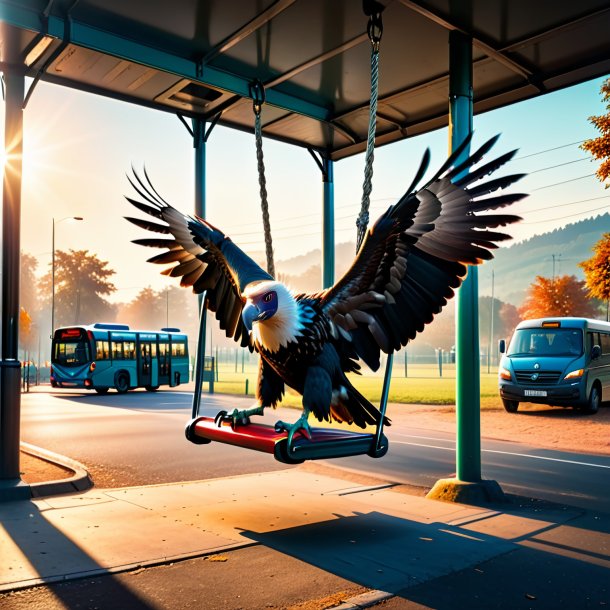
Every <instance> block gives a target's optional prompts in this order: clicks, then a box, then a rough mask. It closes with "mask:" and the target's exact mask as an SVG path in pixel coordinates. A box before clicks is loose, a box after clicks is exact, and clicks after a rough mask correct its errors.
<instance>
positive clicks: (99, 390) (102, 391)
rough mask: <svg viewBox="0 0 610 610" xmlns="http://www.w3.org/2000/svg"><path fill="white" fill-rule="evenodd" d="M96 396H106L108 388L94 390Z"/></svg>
mask: <svg viewBox="0 0 610 610" xmlns="http://www.w3.org/2000/svg"><path fill="white" fill-rule="evenodd" d="M95 391H96V392H97V393H98V394H108V388H95Z"/></svg>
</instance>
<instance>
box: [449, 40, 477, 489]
mask: <svg viewBox="0 0 610 610" xmlns="http://www.w3.org/2000/svg"><path fill="white" fill-rule="evenodd" d="M472 114H473V107H472V39H471V38H470V37H469V36H467V35H465V34H462V33H461V32H458V31H452V32H450V33H449V147H450V152H453V150H455V149H456V148H457V147H458V146H459V144H460V143H461V142H462V141H463V140H464V138H465V137H467V136H468V135H469V134H470V133H471V132H472ZM469 153H470V148H467V149H466V150H465V151H464V158H465V157H466V156H468V154H469ZM478 292H479V289H478V270H477V268H476V267H470V268H469V269H468V275H467V276H466V279H465V280H464V283H463V284H462V286H461V288H460V289H459V290H458V293H457V299H456V313H455V316H456V336H455V349H456V360H455V371H456V374H455V377H456V388H455V390H456V396H455V399H456V424H457V439H456V474H457V478H458V479H459V480H460V481H467V482H473V483H474V482H478V481H480V480H481V424H480V362H479V322H478V320H479V315H478Z"/></svg>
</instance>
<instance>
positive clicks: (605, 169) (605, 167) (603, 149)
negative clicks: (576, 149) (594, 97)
mask: <svg viewBox="0 0 610 610" xmlns="http://www.w3.org/2000/svg"><path fill="white" fill-rule="evenodd" d="M601 94H602V99H603V100H604V101H606V102H607V104H606V109H607V110H608V112H606V114H601V115H599V116H590V117H589V121H590V122H591V123H592V124H593V125H594V126H595V128H596V129H597V130H598V131H599V132H600V133H601V135H600V136H599V137H597V138H592V139H591V140H585V141H584V142H583V143H582V144H581V145H580V147H581V148H582V149H583V150H586V151H587V152H589V153H591V156H592V157H593V158H594V159H601V160H602V163H601V164H600V166H599V168H598V169H597V171H596V172H595V175H596V176H597V177H598V178H599V179H600V181H601V182H606V188H608V187H609V186H610V181H608V179H609V178H610V78H609V79H607V80H605V81H604V84H603V85H602V88H601Z"/></svg>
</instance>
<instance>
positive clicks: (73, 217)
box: [51, 216, 83, 339]
mask: <svg viewBox="0 0 610 610" xmlns="http://www.w3.org/2000/svg"><path fill="white" fill-rule="evenodd" d="M64 220H83V218H82V216H66V217H65V218H60V219H59V220H55V218H53V231H52V233H51V339H52V338H53V333H54V331H55V225H56V224H59V223H60V222H63V221H64Z"/></svg>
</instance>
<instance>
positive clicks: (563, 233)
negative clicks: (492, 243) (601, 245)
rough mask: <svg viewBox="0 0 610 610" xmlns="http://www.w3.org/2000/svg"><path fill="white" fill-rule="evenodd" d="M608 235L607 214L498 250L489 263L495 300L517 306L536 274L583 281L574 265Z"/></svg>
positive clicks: (487, 289)
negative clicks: (604, 235) (491, 267)
mask: <svg viewBox="0 0 610 610" xmlns="http://www.w3.org/2000/svg"><path fill="white" fill-rule="evenodd" d="M609 232H610V214H608V213H606V214H603V215H600V216H597V217H596V218H589V219H587V220H581V221H580V222H575V223H573V224H569V225H566V226H565V227H564V228H562V229H556V230H555V231H551V232H549V233H543V234H542V235H536V236H534V237H532V238H530V239H527V240H525V241H522V242H519V243H516V244H513V245H512V246H509V247H507V248H499V249H498V250H497V251H496V253H495V257H494V260H493V262H492V263H491V264H492V265H493V270H494V275H495V282H494V284H495V285H494V295H495V296H496V298H498V299H501V300H502V301H506V302H508V303H512V304H513V305H517V306H518V305H520V304H521V303H522V301H523V299H524V296H525V292H526V290H527V288H528V286H529V285H530V284H531V283H532V282H533V281H534V280H535V278H536V276H537V275H542V276H544V277H552V275H553V257H554V259H555V275H575V276H576V277H577V278H579V279H584V273H583V271H582V269H581V268H580V267H579V266H578V263H580V262H582V261H585V260H587V259H588V258H591V256H592V255H593V251H592V248H593V246H594V245H595V244H596V242H598V241H599V240H600V239H601V237H602V235H603V234H604V233H609ZM486 275H487V276H489V275H490V274H489V273H487V274H486ZM480 292H481V294H491V285H490V282H486V283H485V285H480Z"/></svg>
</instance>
